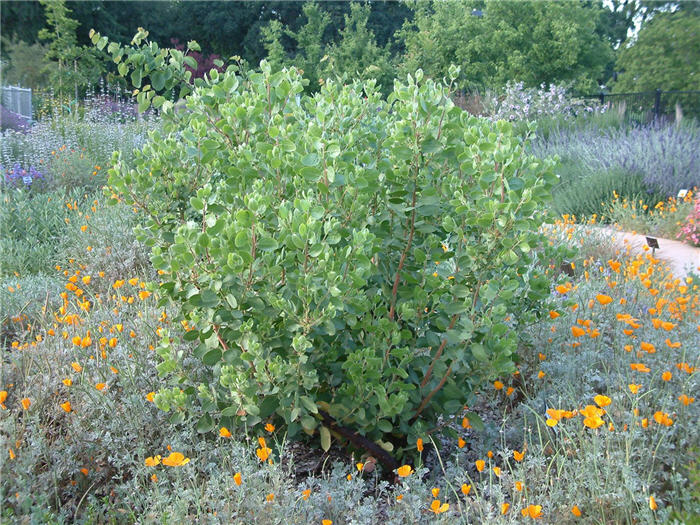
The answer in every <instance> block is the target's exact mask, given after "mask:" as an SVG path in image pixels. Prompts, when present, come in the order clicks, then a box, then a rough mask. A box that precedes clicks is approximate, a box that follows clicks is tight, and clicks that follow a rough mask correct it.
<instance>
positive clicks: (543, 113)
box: [486, 82, 606, 122]
mask: <svg viewBox="0 0 700 525" xmlns="http://www.w3.org/2000/svg"><path fill="white" fill-rule="evenodd" d="M486 100H487V103H486V114H487V115H488V118H489V119H491V120H493V121H496V120H507V121H510V122H519V121H529V120H539V119H542V118H545V117H562V118H564V119H574V118H576V117H579V116H584V115H587V114H591V113H594V112H598V113H604V112H605V111H606V108H605V107H604V106H600V105H599V104H597V103H595V102H591V101H584V100H582V99H578V98H575V97H572V96H571V95H570V94H569V93H567V89H566V88H565V87H564V86H557V85H555V84H550V85H549V86H545V85H544V84H542V85H541V86H540V87H539V88H537V89H535V88H526V87H525V86H524V84H523V83H522V82H508V84H507V85H506V87H505V90H504V93H503V94H502V95H498V96H491V97H489V98H487V99H486Z"/></svg>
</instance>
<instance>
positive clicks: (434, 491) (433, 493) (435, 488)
mask: <svg viewBox="0 0 700 525" xmlns="http://www.w3.org/2000/svg"><path fill="white" fill-rule="evenodd" d="M430 493H431V494H432V495H433V498H434V499H437V497H438V495H439V494H440V489H439V488H438V487H434V488H432V489H430Z"/></svg>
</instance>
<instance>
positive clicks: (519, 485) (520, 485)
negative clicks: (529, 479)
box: [515, 481, 523, 492]
mask: <svg viewBox="0 0 700 525" xmlns="http://www.w3.org/2000/svg"><path fill="white" fill-rule="evenodd" d="M515 490H517V491H518V492H520V491H522V490H523V482H522V481H516V482H515Z"/></svg>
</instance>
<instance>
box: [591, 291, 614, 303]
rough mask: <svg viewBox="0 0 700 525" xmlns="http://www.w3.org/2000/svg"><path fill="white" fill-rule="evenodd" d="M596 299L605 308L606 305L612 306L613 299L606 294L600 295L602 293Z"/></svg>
mask: <svg viewBox="0 0 700 525" xmlns="http://www.w3.org/2000/svg"><path fill="white" fill-rule="evenodd" d="M595 298H596V299H597V300H598V302H599V303H600V304H602V305H603V306H605V305H606V304H610V303H612V301H613V300H612V297H610V296H609V295H604V294H600V293H599V294H598V295H596V296H595Z"/></svg>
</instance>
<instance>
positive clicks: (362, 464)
mask: <svg viewBox="0 0 700 525" xmlns="http://www.w3.org/2000/svg"><path fill="white" fill-rule="evenodd" d="M355 467H356V468H357V470H358V471H359V472H362V471H363V470H364V468H365V464H364V463H362V462H361V461H360V462H358V463H356V464H355Z"/></svg>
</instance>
